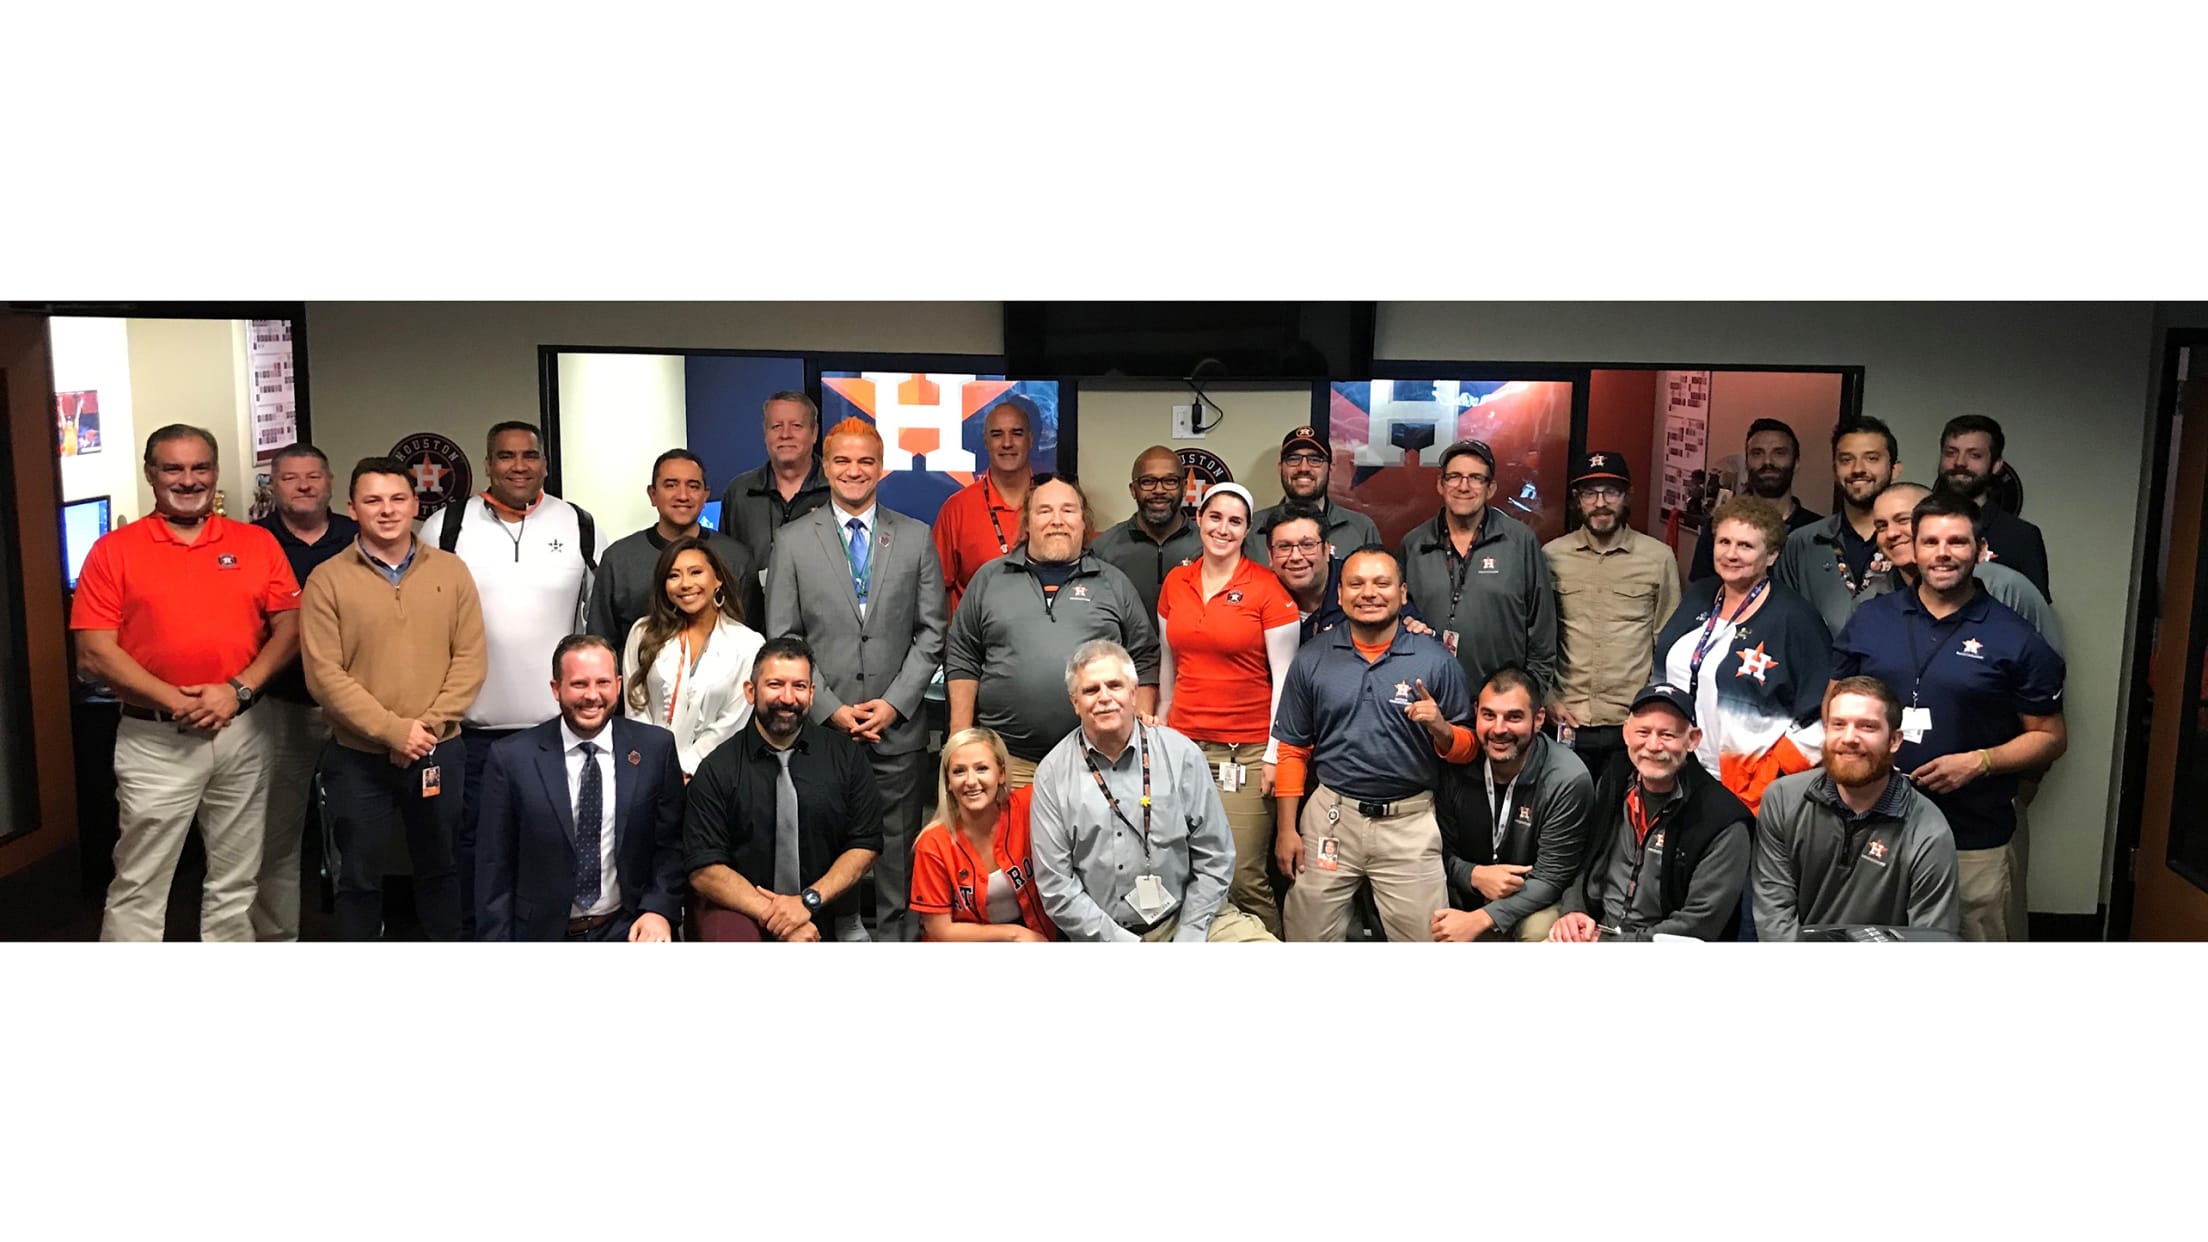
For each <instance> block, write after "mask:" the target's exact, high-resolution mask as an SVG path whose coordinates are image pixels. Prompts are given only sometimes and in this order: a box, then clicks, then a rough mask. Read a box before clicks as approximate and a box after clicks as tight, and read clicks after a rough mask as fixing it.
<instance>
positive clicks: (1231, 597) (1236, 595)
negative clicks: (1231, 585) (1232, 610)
mask: <svg viewBox="0 0 2208 1242" xmlns="http://www.w3.org/2000/svg"><path fill="white" fill-rule="evenodd" d="M1227 602H1228V603H1230V604H1239V603H1241V602H1242V592H1240V591H1229V592H1227Z"/></svg>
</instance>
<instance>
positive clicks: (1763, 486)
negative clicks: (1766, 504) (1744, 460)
mask: <svg viewBox="0 0 2208 1242" xmlns="http://www.w3.org/2000/svg"><path fill="white" fill-rule="evenodd" d="M1748 490H1749V492H1750V493H1752V494H1754V495H1757V496H1761V497H1762V498H1764V499H1765V500H1784V499H1786V498H1787V497H1788V496H1790V495H1792V494H1793V492H1794V472H1793V471H1791V470H1758V471H1754V472H1752V473H1750V474H1749V476H1748Z"/></svg>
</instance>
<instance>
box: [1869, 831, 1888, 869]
mask: <svg viewBox="0 0 2208 1242" xmlns="http://www.w3.org/2000/svg"><path fill="white" fill-rule="evenodd" d="M1886 848H1887V847H1886V843H1885V842H1884V841H1881V840H1879V839H1878V838H1876V837H1873V838H1871V843H1870V844H1869V845H1866V846H1864V847H1863V860H1864V861H1865V862H1874V863H1877V864H1878V865H1879V866H1881V867H1883V866H1885V865H1886Z"/></svg>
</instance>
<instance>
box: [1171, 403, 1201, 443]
mask: <svg viewBox="0 0 2208 1242" xmlns="http://www.w3.org/2000/svg"><path fill="white" fill-rule="evenodd" d="M1173 438H1174V439H1176V440H1201V439H1203V438H1204V433H1203V432H1201V431H1198V430H1196V407H1195V406H1193V405H1176V406H1174V407H1173Z"/></svg>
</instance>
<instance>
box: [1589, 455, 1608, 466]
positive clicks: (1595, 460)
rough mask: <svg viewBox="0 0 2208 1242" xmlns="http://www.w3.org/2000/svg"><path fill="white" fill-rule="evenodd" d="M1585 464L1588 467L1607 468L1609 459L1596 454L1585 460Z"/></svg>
mask: <svg viewBox="0 0 2208 1242" xmlns="http://www.w3.org/2000/svg"><path fill="white" fill-rule="evenodd" d="M1587 464H1588V465H1590V466H1607V465H1609V464H1610V459H1609V458H1607V457H1605V456H1603V455H1602V454H1600V453H1597V454H1595V455H1594V456H1592V457H1589V458H1588V459H1587Z"/></svg>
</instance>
